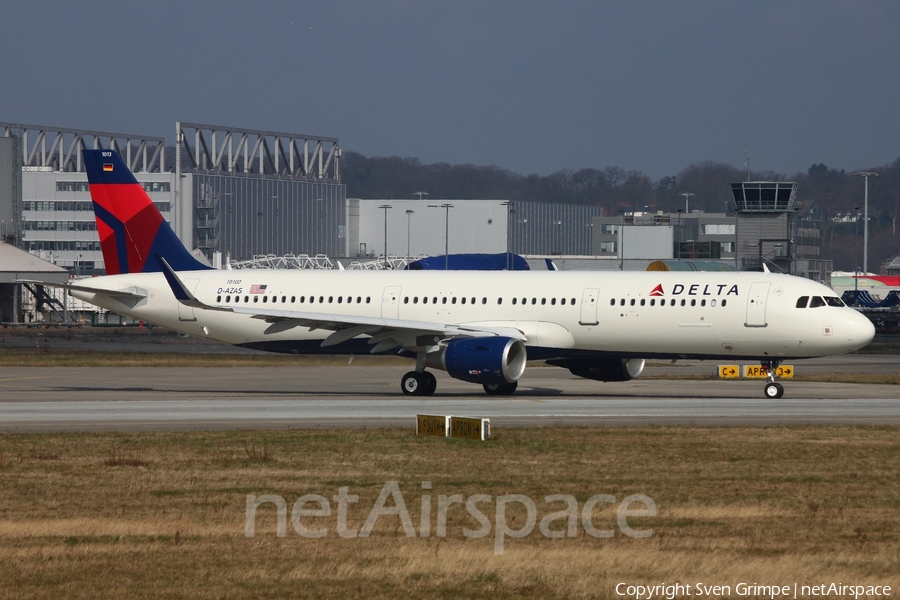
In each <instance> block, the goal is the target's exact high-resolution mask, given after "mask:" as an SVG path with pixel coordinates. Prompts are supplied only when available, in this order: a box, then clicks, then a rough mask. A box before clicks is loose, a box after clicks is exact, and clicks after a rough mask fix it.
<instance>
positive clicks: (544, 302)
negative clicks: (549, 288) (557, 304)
mask: <svg viewBox="0 0 900 600" xmlns="http://www.w3.org/2000/svg"><path fill="white" fill-rule="evenodd" d="M546 304H547V299H546V298H541V306H545V305H546Z"/></svg>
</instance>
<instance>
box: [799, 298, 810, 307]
mask: <svg viewBox="0 0 900 600" xmlns="http://www.w3.org/2000/svg"><path fill="white" fill-rule="evenodd" d="M807 302H809V296H800V297H799V298H798V299H797V308H806V303H807Z"/></svg>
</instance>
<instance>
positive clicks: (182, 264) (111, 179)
mask: <svg viewBox="0 0 900 600" xmlns="http://www.w3.org/2000/svg"><path fill="white" fill-rule="evenodd" d="M82 154H83V156H84V165H85V171H87V176H88V183H89V184H90V190H91V199H92V200H93V201H94V216H95V218H96V219H97V233H98V234H99V235H100V249H101V250H102V251H103V261H104V263H106V273H107V274H108V275H118V274H120V273H158V272H162V271H163V268H162V266H161V265H160V262H159V260H158V257H159V256H162V257H164V258H165V259H166V261H167V262H168V263H169V264H170V265H171V266H172V268H173V269H174V270H176V271H201V270H205V269H209V268H210V267H208V266H206V265H204V264H202V263H201V262H199V261H198V260H197V259H196V258H194V257H193V256H191V254H190V252H188V251H187V249H186V248H185V247H184V245H183V244H182V243H181V241H180V240H179V239H178V238H177V237H176V236H175V232H174V231H172V228H171V227H170V226H169V224H168V223H166V220H165V219H163V216H162V214H160V212H159V210H158V209H157V208H156V206H155V205H154V204H153V201H152V200H151V199H150V196H148V195H147V192H146V191H144V188H143V187H142V186H141V184H140V183H138V181H137V179H135V178H134V175H133V174H132V173H131V171H130V170H129V169H128V167H127V166H126V165H125V162H124V161H123V160H122V158H121V157H120V156H119V154H118V152H116V151H114V150H83V151H82Z"/></svg>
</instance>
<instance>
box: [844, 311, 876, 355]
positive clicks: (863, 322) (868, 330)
mask: <svg viewBox="0 0 900 600" xmlns="http://www.w3.org/2000/svg"><path fill="white" fill-rule="evenodd" d="M850 310H853V309H852V308H851V309H850ZM853 313H854V314H853V316H852V317H851V319H850V322H849V323H848V325H849V327H848V332H847V333H848V334H849V335H848V336H847V341H848V342H850V343H851V344H853V347H854V349H856V348H862V347H863V346H865V345H866V344H868V343H869V342H871V341H872V339H873V338H874V337H875V325H873V324H872V321H871V320H869V318H868V317H867V316H866V315H864V314H862V313H860V312H858V311H856V310H853Z"/></svg>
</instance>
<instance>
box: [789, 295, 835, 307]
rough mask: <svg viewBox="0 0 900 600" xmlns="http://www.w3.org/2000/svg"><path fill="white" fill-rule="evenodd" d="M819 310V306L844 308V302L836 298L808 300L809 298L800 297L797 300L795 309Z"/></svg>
mask: <svg viewBox="0 0 900 600" xmlns="http://www.w3.org/2000/svg"><path fill="white" fill-rule="evenodd" d="M807 303H809V306H808V308H819V307H820V306H845V304H844V301H843V300H841V299H840V298H838V297H837V296H825V297H824V298H823V297H822V296H813V297H812V300H810V297H809V296H800V297H799V298H797V308H807Z"/></svg>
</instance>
